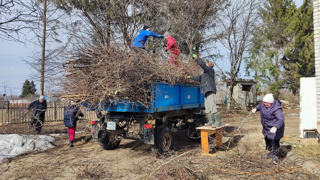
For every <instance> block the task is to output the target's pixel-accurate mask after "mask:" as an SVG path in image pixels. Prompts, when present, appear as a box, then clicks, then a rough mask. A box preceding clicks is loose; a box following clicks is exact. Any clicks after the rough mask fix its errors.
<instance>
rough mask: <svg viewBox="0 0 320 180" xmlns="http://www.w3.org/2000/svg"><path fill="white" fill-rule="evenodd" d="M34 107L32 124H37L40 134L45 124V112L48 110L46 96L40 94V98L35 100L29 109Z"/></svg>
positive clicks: (37, 131) (37, 130)
mask: <svg viewBox="0 0 320 180" xmlns="http://www.w3.org/2000/svg"><path fill="white" fill-rule="evenodd" d="M31 108H33V117H32V118H31V121H30V125H31V126H33V125H35V128H36V133H37V134H40V132H41V129H42V126H43V124H44V119H45V112H46V110H47V101H46V100H45V96H40V97H39V100H36V101H33V102H32V103H30V104H29V105H28V107H27V109H28V110H30V109H31Z"/></svg>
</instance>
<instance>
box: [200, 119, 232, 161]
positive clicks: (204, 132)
mask: <svg viewBox="0 0 320 180" xmlns="http://www.w3.org/2000/svg"><path fill="white" fill-rule="evenodd" d="M227 126H230V125H229V124H223V125H221V126H219V127H216V128H213V127H211V126H208V127H207V126H201V127H197V128H196V129H198V130H200V131H201V147H202V153H203V154H204V155H208V154H209V136H210V135H212V134H215V135H216V136H215V137H216V147H218V148H221V147H222V130H223V128H224V127H227Z"/></svg>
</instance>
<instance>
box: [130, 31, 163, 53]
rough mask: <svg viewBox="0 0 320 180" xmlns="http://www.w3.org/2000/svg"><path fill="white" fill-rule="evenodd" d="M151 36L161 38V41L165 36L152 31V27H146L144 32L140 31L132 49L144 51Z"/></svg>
mask: <svg viewBox="0 0 320 180" xmlns="http://www.w3.org/2000/svg"><path fill="white" fill-rule="evenodd" d="M149 36H153V37H156V38H159V39H162V38H163V35H159V34H157V33H155V32H153V31H150V26H144V27H143V30H142V31H140V33H139V35H138V36H137V37H136V38H135V39H134V41H133V43H132V45H131V47H132V48H136V49H137V48H138V49H140V48H142V49H144V48H145V47H144V45H145V44H146V42H147V40H148V37H149Z"/></svg>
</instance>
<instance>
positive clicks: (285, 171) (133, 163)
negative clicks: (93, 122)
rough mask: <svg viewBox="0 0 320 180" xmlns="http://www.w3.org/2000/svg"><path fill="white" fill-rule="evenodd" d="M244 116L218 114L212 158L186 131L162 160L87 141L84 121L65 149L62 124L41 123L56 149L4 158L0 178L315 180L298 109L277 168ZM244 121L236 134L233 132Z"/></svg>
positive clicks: (136, 149)
mask: <svg viewBox="0 0 320 180" xmlns="http://www.w3.org/2000/svg"><path fill="white" fill-rule="evenodd" d="M247 115H248V113H238V112H237V113H232V114H227V113H222V121H223V123H229V124H232V125H233V126H234V128H229V129H227V130H226V131H230V132H229V133H224V135H225V136H224V137H223V142H224V147H223V148H222V149H215V147H214V140H213V141H212V145H211V154H215V155H216V156H204V155H202V152H201V144H199V143H197V142H196V141H195V140H193V139H190V138H187V137H186V134H187V132H186V131H177V132H174V138H175V144H174V149H173V151H172V152H171V153H170V154H167V155H165V156H159V155H158V156H155V155H154V154H153V153H152V151H151V148H150V146H149V145H145V144H143V143H141V142H137V141H133V140H123V141H121V144H120V146H119V148H117V149H115V150H103V149H102V148H101V147H100V146H99V144H98V143H97V142H96V141H95V140H90V139H89V137H90V131H89V127H88V125H89V121H87V120H82V121H80V122H79V124H78V127H77V128H78V132H80V133H78V134H76V142H75V147H73V148H69V147H68V146H67V143H68V136H67V133H66V132H67V130H66V128H65V127H64V126H63V124H62V122H54V123H46V124H45V126H44V128H43V132H42V133H43V134H48V135H53V136H55V139H56V140H55V142H54V144H55V145H56V147H55V148H53V149H50V150H47V151H45V152H41V153H30V154H25V155H21V156H18V157H15V158H12V159H9V160H7V161H6V162H4V163H2V164H0V179H319V177H320V176H319V175H320V173H319V169H320V165H319V164H320V163H319V162H320V159H319V157H317V156H313V155H312V156H308V155H305V154H303V153H302V152H308V150H309V151H311V152H315V151H316V152H319V149H320V148H319V145H310V146H303V145H301V144H299V137H298V133H299V110H285V118H286V120H285V123H286V129H285V137H284V138H283V139H282V141H281V144H282V146H283V147H282V148H283V150H284V151H283V152H285V153H284V156H285V158H283V159H282V161H281V163H280V165H273V164H272V163H271V159H268V160H262V159H261V158H260V156H261V155H262V154H264V153H265V150H264V139H263V136H262V134H261V124H260V116H259V113H256V114H254V115H250V116H247ZM245 117H246V120H245V121H244V123H243V124H242V125H241V128H240V132H241V133H239V132H237V131H234V130H235V129H237V128H238V127H239V125H240V124H241V122H242V121H243V119H244V118H245ZM232 132H234V133H232ZM0 133H1V134H8V133H17V134H34V132H33V130H32V129H28V126H27V125H26V124H25V125H10V126H2V127H0ZM307 154H310V153H307Z"/></svg>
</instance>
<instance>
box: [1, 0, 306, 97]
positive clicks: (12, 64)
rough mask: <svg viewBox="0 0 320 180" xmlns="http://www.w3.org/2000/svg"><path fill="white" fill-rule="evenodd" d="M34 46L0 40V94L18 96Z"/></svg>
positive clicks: (25, 77)
mask: <svg viewBox="0 0 320 180" xmlns="http://www.w3.org/2000/svg"><path fill="white" fill-rule="evenodd" d="M294 2H295V4H296V5H297V7H300V6H301V5H302V3H303V0H294ZM34 51H35V47H34V46H33V45H30V44H26V45H24V44H22V43H18V42H12V41H4V40H0V94H1V95H2V94H4V93H6V94H7V96H10V95H16V96H19V95H20V94H21V92H22V86H23V83H24V81H25V80H26V79H28V80H33V79H31V78H30V75H31V74H32V69H31V67H30V65H28V64H27V63H26V62H24V61H23V60H31V58H30V57H31V56H32V54H33V52H34ZM34 82H35V84H36V87H37V93H39V83H38V81H37V80H34Z"/></svg>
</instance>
